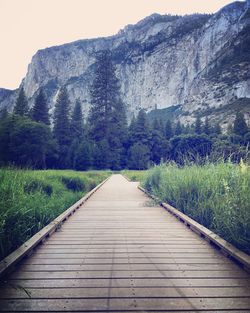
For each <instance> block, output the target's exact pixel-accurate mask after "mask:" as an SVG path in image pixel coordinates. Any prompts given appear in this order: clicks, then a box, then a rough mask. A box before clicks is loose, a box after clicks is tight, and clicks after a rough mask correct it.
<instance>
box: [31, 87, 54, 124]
mask: <svg viewBox="0 0 250 313" xmlns="http://www.w3.org/2000/svg"><path fill="white" fill-rule="evenodd" d="M31 117H32V119H33V120H34V121H35V122H40V123H44V124H46V125H50V120H49V107H48V103H47V99H46V97H45V94H44V92H43V90H42V89H40V91H39V93H38V95H37V97H36V99H35V104H34V107H33V109H32V111H31Z"/></svg>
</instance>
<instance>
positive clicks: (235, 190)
mask: <svg viewBox="0 0 250 313" xmlns="http://www.w3.org/2000/svg"><path fill="white" fill-rule="evenodd" d="M138 177H139V176H138ZM142 185H143V186H144V188H145V189H146V190H148V191H149V192H150V193H152V194H154V195H155V196H157V197H159V198H160V199H161V200H162V201H165V202H168V203H169V204H171V205H172V206H174V207H176V208H177V209H179V210H180V211H182V212H184V213H185V214H186V215H188V216H190V217H191V218H193V219H194V220H196V221H197V222H199V223H200V224H202V225H204V226H206V227H207V228H209V229H211V230H213V231H214V232H215V233H216V234H218V235H220V236H221V237H223V238H224V239H225V240H227V241H229V242H230V243H232V244H233V245H235V246H236V247H238V248H239V249H241V250H242V251H244V252H246V253H248V254H250V169H249V167H247V166H246V165H245V164H244V163H243V162H241V164H240V165H235V164H231V163H218V164H207V165H204V166H196V165H193V166H186V167H183V168H178V167H177V166H174V165H167V166H164V165H161V166H156V167H154V168H152V169H150V170H148V171H147V172H146V174H145V176H144V178H143V179H142Z"/></svg>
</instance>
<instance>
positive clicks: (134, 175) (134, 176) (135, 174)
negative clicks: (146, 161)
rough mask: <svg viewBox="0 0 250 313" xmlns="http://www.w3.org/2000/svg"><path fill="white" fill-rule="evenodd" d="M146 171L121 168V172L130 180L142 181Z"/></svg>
mask: <svg viewBox="0 0 250 313" xmlns="http://www.w3.org/2000/svg"><path fill="white" fill-rule="evenodd" d="M145 173H146V171H132V170H123V171H121V174H122V175H123V176H125V177H127V178H128V179H129V180H131V181H134V182H135V181H142V180H143V179H144V176H145Z"/></svg>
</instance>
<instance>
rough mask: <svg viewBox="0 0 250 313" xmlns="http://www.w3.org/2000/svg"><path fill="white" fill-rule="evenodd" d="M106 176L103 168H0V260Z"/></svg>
mask: <svg viewBox="0 0 250 313" xmlns="http://www.w3.org/2000/svg"><path fill="white" fill-rule="evenodd" d="M109 175H110V172H105V171H91V172H74V171H70V170H47V171H31V170H16V169H0V259H2V258H4V257H5V256H6V255H8V254H9V253H11V252H12V251H13V250H15V249H16V248H18V247H19V246H20V245H21V244H22V243H24V242H25V241H26V240H28V239H29V238H30V237H31V236H33V235H34V234H35V233H37V232H38V231H39V230H40V229H41V228H43V227H44V226H45V225H47V224H49V223H50V222H51V221H52V220H53V219H54V218H56V217H57V216H58V215H60V214H61V213H62V212H63V211H65V209H67V208H68V207H70V206H71V205H72V204H73V203H75V202H76V201H77V200H79V199H80V198H81V197H83V195H84V194H86V193H87V192H88V191H90V190H91V189H93V188H94V187H95V186H96V185H98V184H99V183H100V182H101V181H103V180H104V179H105V178H107V177H108V176H109Z"/></svg>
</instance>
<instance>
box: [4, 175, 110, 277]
mask: <svg viewBox="0 0 250 313" xmlns="http://www.w3.org/2000/svg"><path fill="white" fill-rule="evenodd" d="M109 178H110V176H109V177H108V178H106V179H105V180H104V181H102V182H101V183H100V184H99V185H97V186H96V187H95V188H93V189H92V190H90V191H89V192H88V193H87V194H86V195H85V196H84V197H82V198H81V199H80V200H78V201H77V202H76V203H75V204H73V205H72V206H71V207H69V208H68V209H66V211H64V212H63V213H62V214H60V215H59V216H58V217H57V218H55V219H54V220H53V221H52V222H50V223H49V224H48V225H47V226H45V227H44V228H42V229H41V230H40V231H39V232H38V233H36V234H35V235H34V236H32V237H31V238H30V239H29V240H27V241H26V242H25V243H23V244H22V245H21V246H20V247H19V248H17V249H16V250H15V251H13V252H12V253H11V254H9V255H8V256H7V257H6V258H4V259H3V260H2V261H1V262H0V278H2V277H3V276H5V275H6V274H9V273H10V272H12V271H13V270H14V268H15V265H16V264H17V263H18V262H20V261H21V260H22V259H23V258H24V257H25V256H29V255H30V254H32V251H33V249H34V248H36V247H37V246H38V245H39V244H41V243H43V242H44V241H45V240H46V238H47V237H49V236H50V235H52V234H53V233H54V232H55V231H57V230H58V229H60V227H61V225H62V223H64V222H65V221H66V220H67V219H68V218H69V217H70V216H71V215H73V214H74V213H75V211H76V210H78V209H79V208H80V207H81V206H82V205H83V204H84V203H85V202H86V201H87V200H88V199H89V198H90V197H91V196H92V195H93V194H94V193H95V192H96V191H97V190H98V189H99V188H100V187H101V186H102V185H103V184H104V183H105V182H106V181H107V180H108V179H109Z"/></svg>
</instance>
